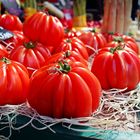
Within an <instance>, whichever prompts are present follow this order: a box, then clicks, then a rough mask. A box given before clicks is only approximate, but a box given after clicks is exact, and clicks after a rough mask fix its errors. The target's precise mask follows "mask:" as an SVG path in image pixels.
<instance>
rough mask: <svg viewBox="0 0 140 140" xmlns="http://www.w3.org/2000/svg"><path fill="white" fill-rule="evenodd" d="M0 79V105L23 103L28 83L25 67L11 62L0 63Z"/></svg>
mask: <svg viewBox="0 0 140 140" xmlns="http://www.w3.org/2000/svg"><path fill="white" fill-rule="evenodd" d="M0 77H1V78H0V105H6V104H12V105H16V104H21V103H24V102H25V101H26V99H27V98H26V97H27V93H28V91H29V82H30V80H29V75H28V71H27V69H26V67H25V66H23V65H22V64H21V63H19V62H16V61H12V60H10V63H6V62H3V61H0Z"/></svg>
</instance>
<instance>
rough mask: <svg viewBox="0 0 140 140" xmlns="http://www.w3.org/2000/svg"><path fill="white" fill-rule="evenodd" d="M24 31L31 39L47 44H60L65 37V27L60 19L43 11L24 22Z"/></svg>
mask: <svg viewBox="0 0 140 140" xmlns="http://www.w3.org/2000/svg"><path fill="white" fill-rule="evenodd" d="M23 32H24V34H25V36H27V37H28V38H29V39H30V40H31V41H38V42H40V43H42V44H44V45H47V46H58V45H59V44H60V42H61V41H62V39H63V37H64V28H63V25H62V24H61V22H60V21H59V19H58V18H57V17H54V16H51V15H47V14H45V13H43V12H37V13H35V14H33V15H32V16H31V17H30V18H28V20H26V21H25V22H24V24H23Z"/></svg>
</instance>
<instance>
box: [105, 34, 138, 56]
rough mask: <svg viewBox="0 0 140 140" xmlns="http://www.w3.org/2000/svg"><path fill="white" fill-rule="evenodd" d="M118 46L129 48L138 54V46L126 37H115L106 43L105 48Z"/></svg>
mask: <svg viewBox="0 0 140 140" xmlns="http://www.w3.org/2000/svg"><path fill="white" fill-rule="evenodd" d="M118 45H119V46H122V47H123V46H125V47H128V48H131V49H132V50H133V51H135V52H136V53H137V54H139V46H138V44H137V43H136V41H135V40H134V39H133V38H131V37H127V36H123V37H115V38H114V40H113V41H110V42H109V43H107V44H106V46H105V47H117V46H118Z"/></svg>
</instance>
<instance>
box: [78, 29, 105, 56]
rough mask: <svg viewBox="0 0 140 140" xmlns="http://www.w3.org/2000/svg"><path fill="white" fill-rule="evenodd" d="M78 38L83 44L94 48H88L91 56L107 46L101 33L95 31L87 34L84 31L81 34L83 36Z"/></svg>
mask: <svg viewBox="0 0 140 140" xmlns="http://www.w3.org/2000/svg"><path fill="white" fill-rule="evenodd" d="M78 38H79V39H80V40H81V41H83V43H85V44H86V45H89V46H91V48H93V49H91V48H87V50H88V53H89V55H91V54H93V53H94V52H95V50H98V49H100V48H103V47H104V46H105V45H106V39H105V37H104V36H103V35H102V34H101V33H99V32H96V31H94V30H93V31H87V32H85V31H83V32H81V35H79V36H78Z"/></svg>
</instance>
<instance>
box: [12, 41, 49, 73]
mask: <svg viewBox="0 0 140 140" xmlns="http://www.w3.org/2000/svg"><path fill="white" fill-rule="evenodd" d="M49 56H50V52H49V50H48V49H47V48H46V47H44V45H42V44H40V43H37V42H36V43H32V42H28V43H26V44H24V45H20V46H18V47H17V48H16V49H14V50H13V51H12V52H11V54H10V58H11V59H12V60H15V61H18V62H20V63H22V64H23V65H24V66H26V67H27V69H28V70H29V73H30V75H31V73H32V72H33V71H34V70H36V69H38V68H40V67H41V66H43V65H44V64H45V61H46V59H47V58H48V57H49Z"/></svg>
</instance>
